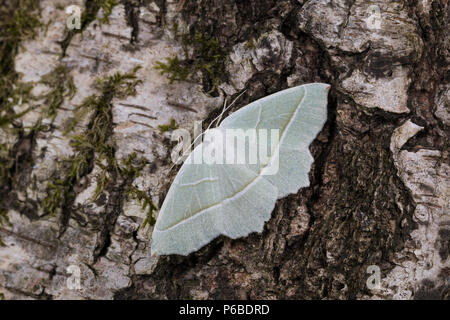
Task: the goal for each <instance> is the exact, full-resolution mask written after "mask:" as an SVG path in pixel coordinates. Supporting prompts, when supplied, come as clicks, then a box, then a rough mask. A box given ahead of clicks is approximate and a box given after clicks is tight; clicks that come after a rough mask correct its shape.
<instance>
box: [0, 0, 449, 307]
mask: <svg viewBox="0 0 450 320" xmlns="http://www.w3.org/2000/svg"><path fill="white" fill-rule="evenodd" d="M117 2H120V3H117V4H116V3H115V1H112V0H86V1H82V0H60V1H52V0H40V1H35V0H15V1H9V0H0V5H1V7H0V17H1V19H0V20H1V21H2V22H1V24H2V26H1V30H2V34H1V36H0V44H1V46H0V50H1V51H0V55H1V66H0V68H1V69H0V70H1V73H2V80H1V81H0V85H1V88H0V91H1V92H0V104H1V108H0V147H1V148H0V174H1V176H0V181H1V184H0V239H1V241H2V243H3V246H2V247H0V298H1V297H3V298H5V299H20V298H32V299H68V298H77V299H114V298H115V299H185V298H188V299H380V298H381V299H390V298H395V299H421V298H437V299H448V298H449V282H448V279H449V272H450V265H449V259H448V258H449V237H450V229H449V226H450V218H449V210H448V209H449V208H448V203H449V193H450V192H449V171H450V166H449V158H448V156H449V154H448V140H449V121H450V117H449V102H450V86H449V74H450V73H449V72H450V69H449V61H450V54H449V52H450V50H449V49H450V48H449V44H450V38H449V35H448V30H449V19H450V16H449V5H448V1H447V0H428V1H411V0H410V1H381V0H380V1H371V2H370V3H368V2H367V1H362V0H356V1H346V0H335V1H329V0H320V1H319V0H308V1H306V0H305V1H302V0H290V1H289V0H283V1H280V0H259V1H257V0H249V1H237V0H220V1H219V0H197V1H194V0H155V1H150V0H122V1H117ZM70 5H77V6H78V7H79V8H80V9H81V13H82V14H81V16H80V25H79V27H80V29H78V28H77V26H76V19H77V11H76V10H74V11H72V12H71V13H70V14H68V13H66V8H67V7H69V6H70ZM70 15H71V16H70ZM69 16H70V17H69ZM68 19H69V22H68V23H67V20H68ZM74 26H75V28H73V27H74ZM175 57H176V58H175ZM138 67H140V68H138ZM311 82H324V83H329V84H331V86H332V89H331V91H330V95H329V104H328V119H327V122H326V124H325V127H324V128H323V130H322V131H321V133H320V134H319V136H318V137H317V139H316V140H315V141H314V142H313V143H312V145H311V146H310V150H311V153H312V154H313V157H314V159H315V160H314V164H313V166H312V169H311V171H310V174H309V175H310V181H311V184H310V186H309V187H307V188H302V189H300V190H299V192H298V193H297V194H295V195H291V196H289V197H287V198H284V199H281V200H279V201H278V202H277V204H276V207H275V209H274V211H273V213H272V218H271V219H270V220H269V222H267V223H266V225H265V228H264V231H263V232H262V233H261V234H258V233H254V234H251V235H250V236H248V237H246V238H242V239H237V240H231V239H229V238H226V237H219V238H217V239H216V240H214V241H212V242H211V243H210V244H208V245H207V246H205V247H204V248H202V249H201V250H200V251H198V252H195V253H192V254H190V255H189V256H187V257H181V256H160V257H155V256H151V254H150V239H151V234H152V229H153V225H154V219H155V218H156V215H157V210H156V208H158V207H159V206H160V205H161V204H162V201H163V200H164V197H165V194H166V192H167V190H168V187H169V186H170V184H171V182H172V181H173V178H174V176H175V174H176V172H177V169H178V168H179V167H175V168H172V162H171V152H172V149H173V147H174V145H175V143H176V142H174V141H171V133H172V131H173V130H174V129H175V128H185V129H188V130H190V131H192V129H193V127H194V122H195V121H201V120H202V121H203V127H204V128H205V127H207V125H208V124H209V123H210V122H211V120H212V119H213V118H214V117H215V116H217V115H218V114H219V113H220V111H221V110H222V108H223V105H224V104H225V103H226V104H227V105H229V104H230V103H231V101H233V99H235V98H237V97H238V96H239V94H241V93H242V92H244V91H245V92H244V94H243V95H242V96H240V97H239V98H238V99H237V100H236V103H235V104H234V105H233V107H232V108H231V110H230V112H233V111H236V110H237V109H239V108H240V107H242V106H244V105H246V104H248V103H249V102H251V101H254V100H256V99H258V98H261V97H264V96H266V95H269V94H271V93H274V92H277V91H279V90H282V89H285V88H288V87H292V86H296V85H300V84H304V83H311ZM242 214H245V212H243V213H242ZM78 272H79V275H78ZM378 275H379V278H380V282H379V283H378ZM78 280H79V281H78Z"/></svg>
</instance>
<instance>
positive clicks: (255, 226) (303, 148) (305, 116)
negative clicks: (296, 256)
mask: <svg viewBox="0 0 450 320" xmlns="http://www.w3.org/2000/svg"><path fill="white" fill-rule="evenodd" d="M329 88H330V86H329V85H328V84H323V83H312V84H306V85H302V86H298V87H294V88H290V89H287V90H283V91H280V92H277V93H275V94H272V95H270V96H267V97H264V98H262V99H259V100H257V101H254V102H252V103H250V104H249V105H247V106H245V107H243V108H241V109H240V110H238V111H236V112H234V113H233V114H231V115H230V116H228V117H227V118H225V119H224V120H223V122H222V123H221V124H220V126H219V127H218V129H219V130H226V129H244V130H245V129H251V128H257V129H261V128H265V129H278V130H279V141H277V143H276V145H275V146H270V148H269V162H265V163H258V164H256V165H246V164H206V163H202V164H194V163H192V164H191V163H189V159H190V158H191V157H194V156H195V154H196V153H198V152H201V148H200V147H201V146H202V144H204V143H205V142H203V143H202V144H200V145H199V146H197V147H196V148H195V149H194V151H193V152H191V154H190V155H189V157H188V159H187V160H186V161H185V163H184V164H183V165H182V167H181V169H180V171H179V172H178V174H177V176H176V177H175V180H174V181H173V183H172V185H171V187H170V189H169V191H168V193H167V196H166V198H165V200H164V203H163V205H162V207H161V210H160V212H159V214H158V218H157V221H156V225H155V228H154V230H153V235H152V254H158V255H169V254H179V255H188V254H189V253H191V252H194V251H197V250H199V249H200V248H201V247H203V246H204V245H206V244H208V243H209V242H210V241H211V240H213V239H214V238H216V237H218V236H219V235H225V236H227V237H230V238H232V239H236V238H240V237H244V236H247V235H248V234H250V233H252V232H262V230H263V227H264V223H265V222H266V221H268V220H269V218H270V215H271V212H272V211H273V209H274V206H275V202H276V200H277V199H280V198H283V197H285V196H287V195H289V194H292V193H297V192H298V190H299V189H300V188H302V187H306V186H309V178H308V173H309V170H310V168H311V164H312V163H313V161H314V159H313V157H312V156H311V154H310V152H309V149H308V147H309V145H310V144H311V142H312V141H313V140H314V139H315V137H316V136H317V134H318V133H319V131H320V130H321V129H322V127H323V125H324V123H325V121H326V118H327V96H328V90H329ZM198 150H200V151H198ZM270 151H272V152H270ZM275 151H276V152H275ZM275 158H276V159H275ZM275 160H276V161H278V171H277V173H276V174H272V175H264V174H263V173H264V170H267V167H268V166H269V163H272V161H275Z"/></svg>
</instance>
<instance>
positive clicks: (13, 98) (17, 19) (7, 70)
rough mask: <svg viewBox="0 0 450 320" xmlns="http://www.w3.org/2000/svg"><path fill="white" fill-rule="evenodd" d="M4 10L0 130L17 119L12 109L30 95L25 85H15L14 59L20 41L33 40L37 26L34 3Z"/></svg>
mask: <svg viewBox="0 0 450 320" xmlns="http://www.w3.org/2000/svg"><path fill="white" fill-rule="evenodd" d="M5 6H6V8H5V9H4V10H5V12H2V16H1V17H0V30H2V31H4V32H2V34H3V36H2V39H1V41H0V74H1V77H0V126H5V125H7V124H10V123H12V122H13V120H14V119H16V118H17V116H16V115H15V114H14V110H13V109H12V107H13V106H14V105H15V104H17V102H18V101H19V100H20V99H21V97H26V96H27V94H29V92H30V91H31V88H30V87H29V85H28V86H26V85H21V84H18V82H17V80H18V79H19V75H18V74H17V73H16V71H15V67H14V58H15V56H16V54H17V52H18V50H19V46H20V43H21V41H23V40H25V39H28V38H33V37H34V36H35V35H36V34H37V29H38V27H39V26H40V22H39V4H38V3H37V2H36V1H34V0H16V1H15V3H11V4H8V5H5ZM9 11H11V12H9Z"/></svg>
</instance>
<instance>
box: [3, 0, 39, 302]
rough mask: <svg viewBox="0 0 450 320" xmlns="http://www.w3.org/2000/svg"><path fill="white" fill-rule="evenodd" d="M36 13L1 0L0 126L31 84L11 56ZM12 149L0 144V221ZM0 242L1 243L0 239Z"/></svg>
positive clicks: (27, 4) (28, 1)
mask: <svg viewBox="0 0 450 320" xmlns="http://www.w3.org/2000/svg"><path fill="white" fill-rule="evenodd" d="M39 14H40V12H39V2H38V1H35V0H13V1H4V2H3V3H2V5H1V6H0V30H2V36H1V37H0V75H1V77H0V130H2V129H3V128H4V127H6V126H8V125H10V124H12V123H13V122H14V120H15V119H17V118H18V117H20V116H22V115H23V114H24V113H25V112H22V113H20V114H17V115H16V114H15V112H14V110H13V106H14V105H16V104H17V103H18V102H19V101H25V100H27V97H28V96H29V94H30V92H31V89H32V87H31V86H30V85H21V84H18V83H17V80H18V79H19V75H18V74H17V72H16V71H15V67H14V59H15V57H16V55H17V53H18V50H19V47H20V43H21V41H23V40H25V39H28V38H33V37H34V36H35V35H36V34H37V30H38V28H39V26H40V22H39ZM12 153H13V152H12V151H11V150H8V148H7V146H6V145H4V144H2V145H0V224H4V223H5V222H7V221H8V220H7V216H6V211H4V210H3V207H2V206H3V205H2V201H3V200H4V199H5V198H6V194H7V193H8V192H9V189H10V187H9V186H10V185H11V180H12V177H11V170H12V168H13V167H14V164H15V156H16V155H14V154H12ZM0 243H1V244H3V242H2V241H1V239H0ZM2 297H3V296H2Z"/></svg>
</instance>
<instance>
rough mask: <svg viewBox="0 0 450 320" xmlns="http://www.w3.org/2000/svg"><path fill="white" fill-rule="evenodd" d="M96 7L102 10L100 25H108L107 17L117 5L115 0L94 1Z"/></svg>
mask: <svg viewBox="0 0 450 320" xmlns="http://www.w3.org/2000/svg"><path fill="white" fill-rule="evenodd" d="M95 3H96V4H97V6H98V7H99V8H101V9H103V12H104V15H103V17H101V18H100V19H99V20H100V22H101V23H105V24H109V16H110V15H111V12H112V10H113V8H114V7H115V6H117V5H118V4H119V2H117V1H116V0H95Z"/></svg>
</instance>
